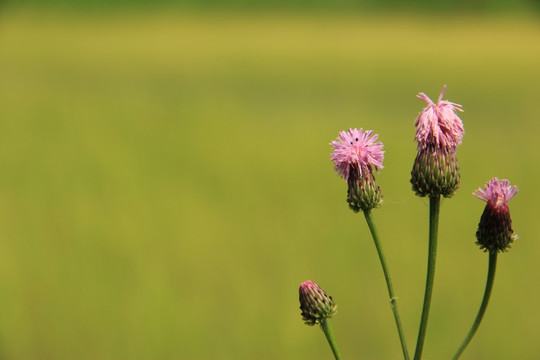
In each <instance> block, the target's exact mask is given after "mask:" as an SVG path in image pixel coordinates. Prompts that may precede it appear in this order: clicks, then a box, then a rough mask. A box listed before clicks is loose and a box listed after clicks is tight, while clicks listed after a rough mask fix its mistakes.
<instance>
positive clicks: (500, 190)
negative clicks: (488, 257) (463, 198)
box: [473, 178, 519, 253]
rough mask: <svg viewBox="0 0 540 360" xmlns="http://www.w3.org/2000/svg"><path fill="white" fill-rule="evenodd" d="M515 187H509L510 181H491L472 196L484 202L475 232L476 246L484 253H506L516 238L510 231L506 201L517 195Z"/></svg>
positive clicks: (510, 223) (495, 179)
mask: <svg viewBox="0 0 540 360" xmlns="http://www.w3.org/2000/svg"><path fill="white" fill-rule="evenodd" d="M518 191H519V190H518V188H517V186H510V181H508V180H501V181H499V179H498V178H493V179H491V180H490V181H489V182H488V183H487V184H486V185H485V186H484V188H483V189H482V188H480V189H478V190H476V191H475V192H474V193H473V195H474V196H476V197H477V198H479V199H480V200H482V201H485V202H486V207H485V208H484V212H483V213H482V217H481V218H480V223H479V224H478V230H477V231H476V239H477V242H476V244H477V245H478V246H480V249H482V250H484V251H489V252H490V253H492V252H498V251H501V252H503V251H507V250H508V249H509V248H510V245H511V244H512V243H513V242H514V241H515V240H516V239H517V238H518V236H517V235H516V234H514V231H513V229H512V219H511V217H510V209H509V208H508V201H509V200H510V199H512V198H513V197H514V196H515V195H516V194H517V193H518Z"/></svg>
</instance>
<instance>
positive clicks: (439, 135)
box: [414, 85, 464, 151]
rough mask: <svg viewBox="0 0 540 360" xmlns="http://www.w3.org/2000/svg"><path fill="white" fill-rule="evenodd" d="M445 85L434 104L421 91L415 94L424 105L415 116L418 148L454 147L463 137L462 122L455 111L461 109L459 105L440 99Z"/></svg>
mask: <svg viewBox="0 0 540 360" xmlns="http://www.w3.org/2000/svg"><path fill="white" fill-rule="evenodd" d="M445 90H446V85H445V86H444V87H443V89H442V91H441V94H440V95H439V99H438V100H437V103H436V104H435V103H434V102H433V100H431V99H430V98H429V97H428V96H427V95H426V94H424V93H423V92H421V93H419V94H418V95H416V96H417V97H418V98H419V99H421V100H423V101H425V102H426V103H427V104H428V106H426V107H425V108H424V109H423V110H422V112H421V113H420V115H418V117H417V118H416V121H415V122H414V125H415V126H416V136H415V140H416V141H417V142H418V150H419V151H420V150H421V149H426V148H428V147H431V148H444V149H455V148H456V147H457V146H458V145H460V144H461V141H462V139H463V133H464V130H463V122H462V121H461V119H460V118H459V116H457V114H456V111H463V110H462V109H461V105H459V104H456V103H453V102H450V101H446V100H442V97H443V96H444V92H445Z"/></svg>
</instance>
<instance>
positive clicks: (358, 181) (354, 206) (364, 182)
mask: <svg viewBox="0 0 540 360" xmlns="http://www.w3.org/2000/svg"><path fill="white" fill-rule="evenodd" d="M347 186H348V188H347V204H349V208H351V210H353V211H354V212H359V211H360V210H362V211H367V210H371V209H373V208H376V207H378V206H379V205H380V204H381V203H382V194H381V188H380V187H379V185H377V182H376V181H375V177H374V176H373V173H372V172H371V171H366V172H365V173H364V176H361V175H360V174H358V173H357V171H356V170H355V169H351V172H350V175H349V179H348V180H347Z"/></svg>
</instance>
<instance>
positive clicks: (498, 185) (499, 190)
mask: <svg viewBox="0 0 540 360" xmlns="http://www.w3.org/2000/svg"><path fill="white" fill-rule="evenodd" d="M518 191H519V190H518V188H517V186H515V185H514V186H510V181H508V180H506V179H504V180H501V181H499V179H498V178H493V179H491V180H489V182H488V183H487V184H486V185H485V186H484V188H483V189H482V188H479V189H478V190H476V191H475V192H473V195H474V196H476V197H477V198H479V199H480V200H483V201H485V202H486V203H487V204H488V206H490V207H492V208H495V209H500V208H502V207H505V206H506V205H507V203H508V201H510V199H512V198H513V197H514V196H515V195H516V194H517V193H518Z"/></svg>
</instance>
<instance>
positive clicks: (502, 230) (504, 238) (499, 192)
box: [452, 178, 519, 360]
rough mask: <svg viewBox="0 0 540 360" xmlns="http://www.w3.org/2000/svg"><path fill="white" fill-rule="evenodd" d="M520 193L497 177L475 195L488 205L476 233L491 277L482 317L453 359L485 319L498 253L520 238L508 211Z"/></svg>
mask: <svg viewBox="0 0 540 360" xmlns="http://www.w3.org/2000/svg"><path fill="white" fill-rule="evenodd" d="M518 191H519V190H518V188H517V186H510V181H508V180H502V181H499V179H498V178H493V179H491V180H490V181H489V182H488V183H487V184H486V185H485V186H484V188H483V189H482V188H480V189H478V190H476V191H475V192H474V193H473V195H474V196H476V197H477V198H479V199H480V200H482V201H485V202H486V207H485V208H484V212H483V214H482V217H481V218H480V223H479V224H478V230H477V231H476V239H477V240H478V241H477V242H476V244H477V245H478V246H480V249H481V250H484V252H488V253H489V263H488V276H487V280H486V289H485V290H484V297H483V299H482V304H481V305H480V309H479V310H478V314H477V315H476V318H475V320H474V323H473V325H472V327H471V330H470V331H469V333H468V334H467V336H466V337H465V340H463V342H462V343H461V345H460V347H459V348H458V350H457V351H456V354H455V355H454V357H453V358H452V359H453V360H457V359H458V358H459V357H460V355H461V354H462V353H463V351H464V350H465V348H466V347H467V345H469V343H470V342H471V340H472V338H473V336H474V334H476V331H477V330H478V327H479V326H480V323H481V322H482V319H483V318H484V314H485V312H486V309H487V306H488V303H489V298H490V296H491V290H492V289H493V282H494V281H495V270H496V269H497V254H498V253H499V252H504V251H507V250H508V249H509V248H510V244H512V243H513V242H514V240H516V239H517V238H518V236H517V235H516V234H514V230H512V219H511V218H510V209H509V208H508V201H510V199H512V198H513V197H514V196H515V195H516V194H517V192H518Z"/></svg>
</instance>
